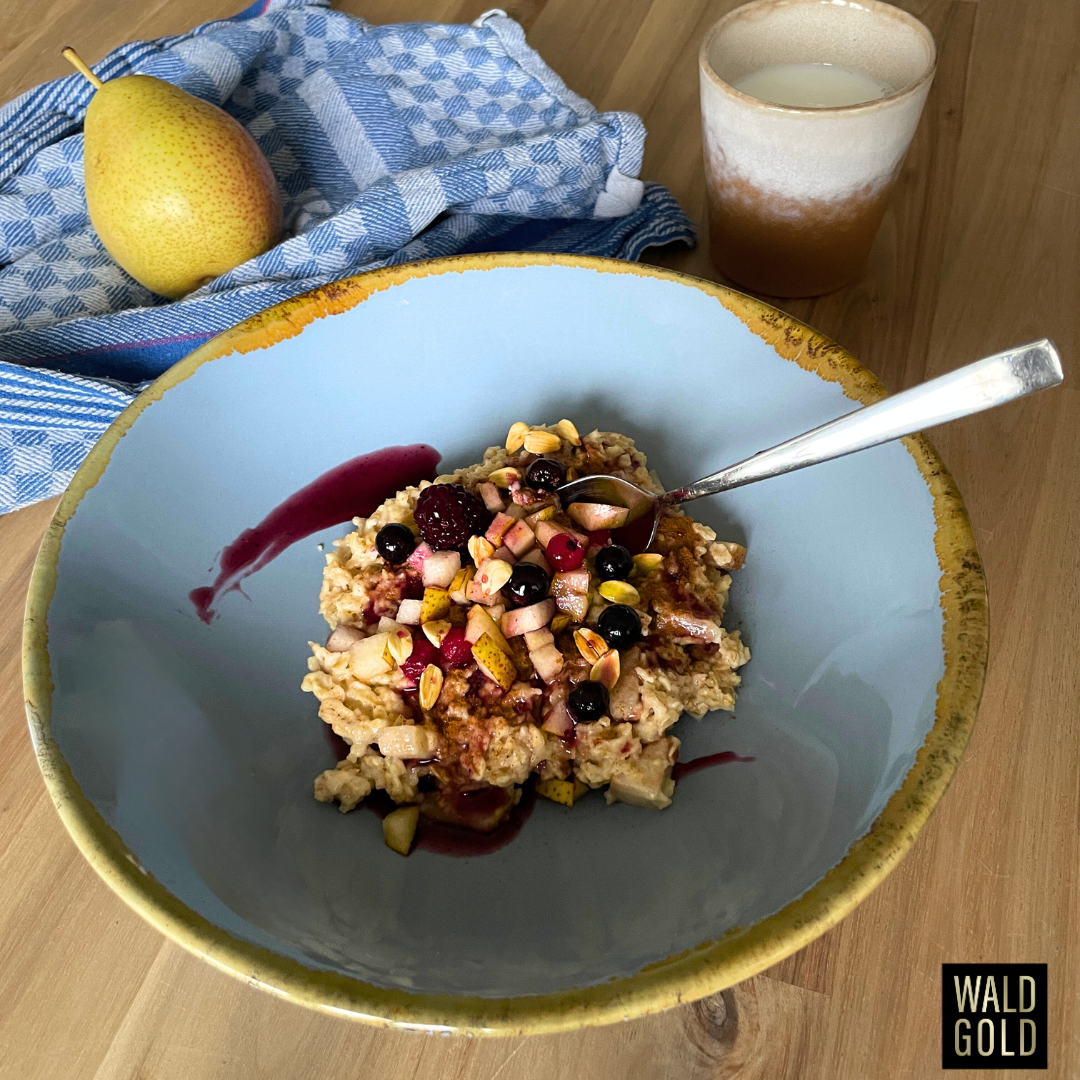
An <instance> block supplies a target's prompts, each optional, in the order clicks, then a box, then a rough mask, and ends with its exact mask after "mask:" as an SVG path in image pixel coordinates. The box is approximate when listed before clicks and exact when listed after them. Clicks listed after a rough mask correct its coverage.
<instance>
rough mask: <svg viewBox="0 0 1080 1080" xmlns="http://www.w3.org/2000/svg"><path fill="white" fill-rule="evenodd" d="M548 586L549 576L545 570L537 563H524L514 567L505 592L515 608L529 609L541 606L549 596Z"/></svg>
mask: <svg viewBox="0 0 1080 1080" xmlns="http://www.w3.org/2000/svg"><path fill="white" fill-rule="evenodd" d="M548 584H549V582H548V576H547V574H545V573H544V571H543V568H541V567H539V566H537V565H536V563H527V562H522V563H518V564H517V566H515V567H514V572H513V573H512V574H511V575H510V580H509V581H508V582H507V583H506V585H505V586H504V590H505V593H506V595H507V596H508V597H509V598H510V599H511V600H512V601H513V602H514V605H515V607H528V606H529V605H530V604H539V603H540V601H541V600H543V599H544V597H545V596H547V591H548Z"/></svg>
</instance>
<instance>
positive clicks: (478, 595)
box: [465, 560, 502, 604]
mask: <svg viewBox="0 0 1080 1080" xmlns="http://www.w3.org/2000/svg"><path fill="white" fill-rule="evenodd" d="M488 561H490V560H488ZM465 599H466V600H467V601H468V602H469V603H470V604H497V603H498V602H499V601H500V600H501V599H502V593H501V592H494V593H486V592H484V586H483V585H481V584H480V580H479V579H478V578H475V577H474V578H473V579H472V581H470V582H469V584H468V586H467V587H466V589H465Z"/></svg>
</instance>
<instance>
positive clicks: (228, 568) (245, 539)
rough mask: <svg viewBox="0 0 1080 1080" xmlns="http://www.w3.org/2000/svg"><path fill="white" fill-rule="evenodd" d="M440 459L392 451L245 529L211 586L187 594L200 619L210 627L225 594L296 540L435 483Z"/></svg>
mask: <svg viewBox="0 0 1080 1080" xmlns="http://www.w3.org/2000/svg"><path fill="white" fill-rule="evenodd" d="M440 458H441V455H440V454H439V452H438V451H437V450H435V449H433V448H432V447H430V446H427V445H426V444H424V443H416V444H415V445H413V446H388V447H386V448H385V449H383V450H376V451H374V452H373V453H371V454H361V455H360V456H359V457H354V458H353V459H352V460H351V461H346V462H345V463H344V464H342V465H338V466H336V467H335V468H333V469H331V470H330V471H329V472H325V473H323V474H322V476H320V477H318V479H316V480H313V481H312V482H311V483H310V484H308V485H307V487H303V488H301V489H300V490H299V491H297V492H295V493H294V494H292V495H290V496H289V497H288V498H287V499H286V500H285V501H284V502H283V503H281V504H280V505H279V506H277V507H275V508H274V509H273V510H271V511H270V513H269V514H267V516H266V517H265V518H263V520H262V521H260V522H259V524H258V525H256V526H255V527H254V528H251V529H245V530H244V531H243V532H242V533H241V534H240V535H239V536H238V537H237V538H236V539H235V540H234V541H233V542H232V543H231V544H229V546H228V547H226V548H225V549H224V550H223V551H222V552H221V554H220V555H219V556H218V575H217V577H216V578H214V583H213V585H204V586H202V587H201V588H198V589H192V590H191V592H190V593H188V599H189V600H190V601H191V603H192V604H193V605H194V607H195V612H196V614H197V615H198V616H199V618H200V619H202V621H203V622H204V623H206V624H207V625H208V626H209V624H210V622H211V621H212V620H213V618H214V614H215V612H214V604H216V603H217V601H218V600H219V599H220V597H221V596H222V595H223V594H224V593H227V592H233V591H234V590H235V591H237V592H239V591H240V582H241V581H243V579H244V578H246V577H249V576H250V575H251V574H254V573H255V571H256V570H261V569H262V568H263V567H264V566H265V565H266V564H267V563H268V562H270V561H271V559H276V558H277V557H278V555H280V554H281V553H282V552H283V551H284V550H285V549H286V548H287V547H290V546H291V545H292V544H295V543H296V542H297V540H303V539H304V537H305V536H310V535H311V534H312V533H314V532H319V531H320V530H321V529H329V528H330V527H331V526H333V525H340V524H341V523H342V522H344V521H351V520H352V519H353V518H354V517H357V516H359V517H367V516H368V515H369V514H371V513H373V512H374V511H375V510H376V509H377V508H378V507H379V505H380V504H381V503H383V502H384V501H385V500H386V499H389V498H390V497H391V496H392V495H394V494H395V493H397V492H398V491H400V490H401V489H402V488H404V487H411V486H415V485H416V484H419V483H420V481H421V480H434V479H435V475H436V467H437V466H438V464H439V460H440Z"/></svg>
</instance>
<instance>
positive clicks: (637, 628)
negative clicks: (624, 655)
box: [597, 604, 641, 650]
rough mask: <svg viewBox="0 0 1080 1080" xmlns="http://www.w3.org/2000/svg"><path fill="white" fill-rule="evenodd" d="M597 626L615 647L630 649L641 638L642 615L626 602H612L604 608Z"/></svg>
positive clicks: (605, 638)
mask: <svg viewBox="0 0 1080 1080" xmlns="http://www.w3.org/2000/svg"><path fill="white" fill-rule="evenodd" d="M597 627H598V629H599V630H600V634H601V635H602V636H603V639H604V640H605V641H606V642H607V643H608V644H609V645H610V646H611V647H612V648H613V649H619V650H622V649H629V648H630V646H631V645H636V644H637V643H638V642H639V641H640V640H641V616H639V615H638V613H637V612H636V611H635V610H634V609H633V608H632V607H627V606H626V605H625V604H612V606H611V607H609V608H604V610H603V611H602V612H600V618H599V620H598V622H597Z"/></svg>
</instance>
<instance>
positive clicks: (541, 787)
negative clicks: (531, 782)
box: [535, 778, 574, 806]
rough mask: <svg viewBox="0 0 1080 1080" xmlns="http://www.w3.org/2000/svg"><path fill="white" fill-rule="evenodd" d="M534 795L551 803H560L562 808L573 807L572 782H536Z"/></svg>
mask: <svg viewBox="0 0 1080 1080" xmlns="http://www.w3.org/2000/svg"><path fill="white" fill-rule="evenodd" d="M535 788H536V794H537V795H539V796H540V797H541V798H542V799H550V800H551V801H552V802H557V803H562V805H563V806H573V805H574V781H573V780H555V779H554V778H549V779H547V780H537V782H536V785H535Z"/></svg>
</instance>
